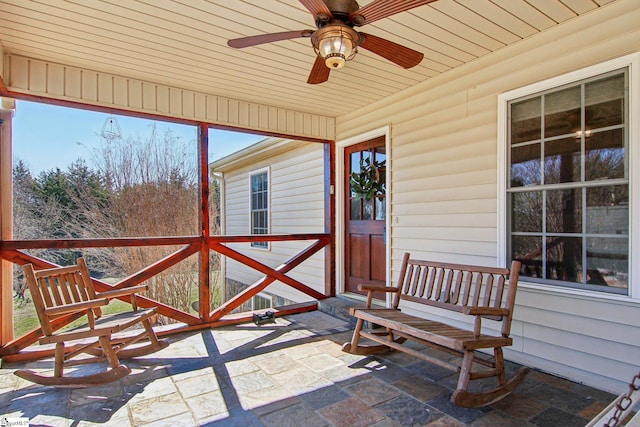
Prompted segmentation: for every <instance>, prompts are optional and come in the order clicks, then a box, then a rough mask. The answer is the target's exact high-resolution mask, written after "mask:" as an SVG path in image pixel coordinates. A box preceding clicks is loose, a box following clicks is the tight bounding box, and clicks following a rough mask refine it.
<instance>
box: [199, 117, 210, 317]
mask: <svg viewBox="0 0 640 427" xmlns="http://www.w3.org/2000/svg"><path fill="white" fill-rule="evenodd" d="M198 154H199V160H200V161H199V163H198V170H199V172H200V195H199V199H200V200H199V202H200V219H199V224H200V237H201V239H202V240H201V243H200V280H199V283H200V297H199V300H200V318H201V319H203V320H204V321H208V320H209V317H210V316H209V314H210V312H211V273H210V271H209V270H210V265H209V264H210V263H209V236H210V234H211V226H210V224H209V127H208V126H207V124H206V123H200V126H199V127H198Z"/></svg>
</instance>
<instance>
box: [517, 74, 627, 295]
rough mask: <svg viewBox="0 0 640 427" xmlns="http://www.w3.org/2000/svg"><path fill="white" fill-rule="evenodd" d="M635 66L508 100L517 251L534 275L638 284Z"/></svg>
mask: <svg viewBox="0 0 640 427" xmlns="http://www.w3.org/2000/svg"><path fill="white" fill-rule="evenodd" d="M628 88H629V72H628V68H624V69H620V70H616V71H612V72H609V73H606V74H600V75H597V76H594V77H591V78H588V79H585V80H582V81H578V82H575V83H572V84H569V85H565V86H562V87H558V88H554V89H550V90H546V91H544V92H539V93H535V94H531V95H529V96H526V97H521V98H518V99H513V100H511V101H509V102H508V106H507V112H508V131H507V139H508V141H507V143H508V147H509V149H508V158H509V160H508V171H507V172H508V178H507V181H508V182H507V215H508V218H507V222H508V226H507V227H508V249H507V255H508V256H509V255H510V256H511V258H513V259H517V260H519V261H521V262H522V271H521V273H520V274H521V276H523V278H525V277H526V279H527V281H531V282H540V283H545V284H553V285H559V286H566V287H577V288H583V289H589V290H596V291H603V292H610V293H617V294H625V295H626V294H628V290H629V246H630V241H629V239H630V233H629V218H630V216H629V215H630V210H629V167H628V165H629V143H628V138H629V129H628V126H629V125H628V123H629V99H628V93H629V91H628Z"/></svg>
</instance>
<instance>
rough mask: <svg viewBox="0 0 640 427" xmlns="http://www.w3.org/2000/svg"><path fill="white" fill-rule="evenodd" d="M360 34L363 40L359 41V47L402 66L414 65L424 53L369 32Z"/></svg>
mask: <svg viewBox="0 0 640 427" xmlns="http://www.w3.org/2000/svg"><path fill="white" fill-rule="evenodd" d="M360 34H361V35H363V36H364V41H363V42H362V43H360V45H359V47H362V48H364V49H367V50H368V51H371V52H373V53H375V54H377V55H380V56H382V57H383V58H385V59H388V60H389V61H391V62H393V63H394V64H397V65H399V66H401V67H402V68H411V67H415V66H416V65H418V64H419V63H420V61H422V58H424V54H423V53H422V52H418V51H417V50H413V49H410V48H408V47H406V46H402V45H400V44H398V43H394V42H392V41H389V40H387V39H383V38H381V37H378V36H372V35H371V34H365V33H363V32H361V33H360Z"/></svg>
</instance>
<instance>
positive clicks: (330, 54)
mask: <svg viewBox="0 0 640 427" xmlns="http://www.w3.org/2000/svg"><path fill="white" fill-rule="evenodd" d="M359 40H360V36H359V35H358V33H357V32H356V31H355V30H354V29H353V28H351V27H348V26H346V25H342V24H335V25H327V26H325V27H322V28H320V29H319V30H317V31H316V32H315V33H314V34H313V36H312V37H311V43H312V44H313V48H314V49H315V51H316V54H318V55H319V56H320V57H321V58H322V59H324V61H325V64H326V66H327V68H330V69H338V68H342V67H344V65H345V63H346V62H347V61H349V60H351V59H353V58H354V57H355V56H356V53H358V44H359Z"/></svg>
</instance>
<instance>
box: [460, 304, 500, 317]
mask: <svg viewBox="0 0 640 427" xmlns="http://www.w3.org/2000/svg"><path fill="white" fill-rule="evenodd" d="M509 312H510V310H508V309H506V308H499V307H477V306H468V307H462V313H463V314H469V315H471V316H508V315H509Z"/></svg>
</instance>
